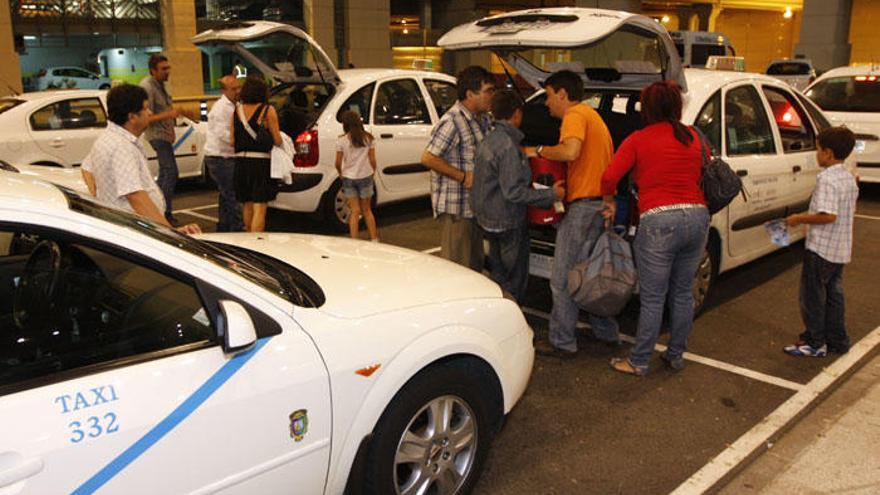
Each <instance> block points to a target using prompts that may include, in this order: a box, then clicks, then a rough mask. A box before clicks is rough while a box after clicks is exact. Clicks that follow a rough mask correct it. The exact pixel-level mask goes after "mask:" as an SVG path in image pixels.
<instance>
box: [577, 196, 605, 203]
mask: <svg viewBox="0 0 880 495" xmlns="http://www.w3.org/2000/svg"><path fill="white" fill-rule="evenodd" d="M578 201H602V196H586V197H583V198H578V199H576V200H574V201H572V203H577V202H578Z"/></svg>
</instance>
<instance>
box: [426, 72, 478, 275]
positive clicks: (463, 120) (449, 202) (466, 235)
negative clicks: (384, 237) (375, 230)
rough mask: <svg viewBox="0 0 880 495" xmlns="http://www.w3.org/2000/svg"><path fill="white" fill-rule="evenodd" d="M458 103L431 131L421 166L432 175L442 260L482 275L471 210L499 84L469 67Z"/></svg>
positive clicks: (460, 83) (459, 86)
mask: <svg viewBox="0 0 880 495" xmlns="http://www.w3.org/2000/svg"><path fill="white" fill-rule="evenodd" d="M456 86H457V89H458V101H457V102H456V103H455V105H453V106H452V107H451V108H450V109H449V110H448V111H447V112H446V113H445V114H444V115H443V117H442V118H441V119H440V121H439V122H438V123H437V125H436V126H434V129H433V130H432V131H431V139H430V141H429V142H428V146H427V147H426V148H425V151H424V152H423V153H422V164H423V165H425V166H426V167H428V168H429V169H431V206H432V207H433V210H434V217H435V218H437V221H438V222H440V228H441V239H440V255H441V256H442V257H444V258H446V259H448V260H450V261H454V262H455V263H458V264H460V265H464V266H467V267H470V268H472V269H474V270H477V271H481V270H482V269H483V234H482V230H481V229H480V226H479V225H478V224H477V222H476V220H475V219H474V213H473V210H471V202H470V189H471V186H472V185H473V182H474V157H475V155H476V150H477V146H478V145H479V144H480V142H481V141H482V140H483V137H484V136H485V135H486V134H487V133H488V131H489V117H488V115H487V112H488V111H489V104H490V102H491V99H492V94H493V93H494V92H495V84H494V79H493V78H492V74H490V73H489V71H487V70H486V69H484V68H482V67H478V66H470V67H468V68H466V69H464V70H463V71H461V73H460V74H459V75H458V83H457V85H456Z"/></svg>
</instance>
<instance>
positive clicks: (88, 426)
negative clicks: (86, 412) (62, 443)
mask: <svg viewBox="0 0 880 495" xmlns="http://www.w3.org/2000/svg"><path fill="white" fill-rule="evenodd" d="M67 426H68V428H70V434H71V437H70V442H71V443H79V442H82V441H83V439H85V438H86V437H87V436H88V437H90V438H98V437H100V436H101V435H109V434H111V433H116V432H117V431H119V423H118V422H117V421H116V413H112V412H108V413H106V414H104V415H103V416H89V418H88V419H86V420H85V421H84V422H80V421H71V422H70V424H68V425H67Z"/></svg>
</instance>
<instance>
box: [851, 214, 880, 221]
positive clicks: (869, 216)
mask: <svg viewBox="0 0 880 495" xmlns="http://www.w3.org/2000/svg"><path fill="white" fill-rule="evenodd" d="M853 216H855V217H856V218H864V219H865V220H880V217H872V216H871V215H859V214H858V213H856V214H855V215H853Z"/></svg>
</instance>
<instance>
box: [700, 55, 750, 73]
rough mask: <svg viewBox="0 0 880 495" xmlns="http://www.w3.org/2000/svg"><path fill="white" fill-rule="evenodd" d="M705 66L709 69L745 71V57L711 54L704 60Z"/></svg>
mask: <svg viewBox="0 0 880 495" xmlns="http://www.w3.org/2000/svg"><path fill="white" fill-rule="evenodd" d="M706 68H707V69H709V70H732V71H736V72H745V70H746V59H745V58H743V57H731V56H720V55H712V56H710V57H709V59H708V60H706Z"/></svg>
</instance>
